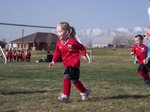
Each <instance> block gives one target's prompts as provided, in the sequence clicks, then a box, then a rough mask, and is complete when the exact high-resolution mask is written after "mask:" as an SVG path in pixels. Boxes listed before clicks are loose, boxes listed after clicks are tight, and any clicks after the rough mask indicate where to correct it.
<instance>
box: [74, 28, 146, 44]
mask: <svg viewBox="0 0 150 112" xmlns="http://www.w3.org/2000/svg"><path fill="white" fill-rule="evenodd" d="M145 31H146V28H141V27H133V28H124V27H118V28H116V29H114V30H103V29H101V28H93V29H92V28H89V29H86V30H80V31H77V35H78V37H79V39H80V40H81V42H82V43H83V44H84V45H88V44H92V45H94V44H108V43H112V40H113V38H115V37H118V36H121V35H127V36H128V37H129V36H131V37H130V38H133V36H135V35H137V34H143V33H144V32H145Z"/></svg>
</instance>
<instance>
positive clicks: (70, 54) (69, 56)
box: [49, 22, 90, 103]
mask: <svg viewBox="0 0 150 112" xmlns="http://www.w3.org/2000/svg"><path fill="white" fill-rule="evenodd" d="M56 31H57V35H58V37H59V41H58V42H57V44H56V48H55V51H54V56H53V59H52V62H50V63H49V68H51V66H52V65H53V64H54V63H55V62H56V61H57V60H59V59H60V56H61V57H62V61H63V64H64V68H65V72H64V80H63V83H64V87H63V93H62V94H60V96H59V97H58V100H59V101H61V102H64V103H67V102H68V101H69V97H70V90H71V81H72V83H73V84H74V86H75V87H76V88H77V89H78V90H79V92H80V95H81V99H82V100H87V99H88V96H89V94H90V92H89V90H88V89H86V88H85V87H84V85H83V84H82V83H81V81H80V80H79V77H80V69H79V67H80V53H81V54H82V57H83V59H84V60H86V61H87V57H86V49H85V47H84V46H83V45H82V44H80V43H79V42H78V41H76V39H75V34H76V32H75V29H74V28H73V27H70V25H69V23H67V22H60V23H59V24H58V25H57V28H56Z"/></svg>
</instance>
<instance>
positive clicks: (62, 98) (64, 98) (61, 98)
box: [58, 93, 69, 103]
mask: <svg viewBox="0 0 150 112" xmlns="http://www.w3.org/2000/svg"><path fill="white" fill-rule="evenodd" d="M58 100H59V101H61V102H63V103H68V102H69V97H68V96H67V95H64V94H63V93H60V96H59V97H58Z"/></svg>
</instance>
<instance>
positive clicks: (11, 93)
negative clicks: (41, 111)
mask: <svg viewBox="0 0 150 112" xmlns="http://www.w3.org/2000/svg"><path fill="white" fill-rule="evenodd" d="M52 91H59V90H58V89H54V90H35V91H24V90H22V91H21V90H20V91H0V95H17V94H35V93H47V92H52Z"/></svg>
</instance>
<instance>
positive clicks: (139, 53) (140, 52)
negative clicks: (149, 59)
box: [131, 45, 147, 64]
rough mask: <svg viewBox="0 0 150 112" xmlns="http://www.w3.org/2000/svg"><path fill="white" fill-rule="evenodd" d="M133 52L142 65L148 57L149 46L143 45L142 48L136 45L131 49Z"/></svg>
mask: <svg viewBox="0 0 150 112" xmlns="http://www.w3.org/2000/svg"><path fill="white" fill-rule="evenodd" d="M131 52H133V53H134V54H135V55H136V57H137V60H138V64H142V63H143V60H144V59H145V58H146V56H147V46H145V45H142V46H138V45H134V46H133V47H132V49H131Z"/></svg>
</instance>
